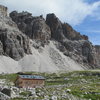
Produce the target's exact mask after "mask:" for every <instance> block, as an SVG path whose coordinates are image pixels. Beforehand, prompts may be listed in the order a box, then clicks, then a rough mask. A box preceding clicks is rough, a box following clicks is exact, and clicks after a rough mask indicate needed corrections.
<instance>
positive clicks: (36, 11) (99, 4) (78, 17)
mask: <svg viewBox="0 0 100 100" xmlns="http://www.w3.org/2000/svg"><path fill="white" fill-rule="evenodd" d="M0 4H2V5H5V6H7V7H8V8H9V12H11V11H13V10H17V11H19V12H21V11H28V12H31V13H32V14H33V16H38V15H41V14H42V15H43V16H44V17H46V14H48V13H55V14H56V16H57V17H58V18H59V19H60V20H61V21H62V22H67V23H69V24H70V25H72V27H73V28H74V29H75V30H77V31H78V32H80V33H81V34H85V35H87V36H88V37H89V40H90V41H91V42H92V43H93V44H94V45H100V0H0Z"/></svg>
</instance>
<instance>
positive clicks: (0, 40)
mask: <svg viewBox="0 0 100 100" xmlns="http://www.w3.org/2000/svg"><path fill="white" fill-rule="evenodd" d="M0 54H1V55H6V56H9V57H11V58H13V59H15V60H19V59H21V58H22V57H23V56H24V55H25V54H31V50H30V41H29V38H28V37H27V36H25V35H24V34H22V32H20V31H19V29H18V28H17V25H16V24H15V23H14V22H13V21H12V20H11V18H9V17H8V16H4V15H3V14H1V15H0Z"/></svg>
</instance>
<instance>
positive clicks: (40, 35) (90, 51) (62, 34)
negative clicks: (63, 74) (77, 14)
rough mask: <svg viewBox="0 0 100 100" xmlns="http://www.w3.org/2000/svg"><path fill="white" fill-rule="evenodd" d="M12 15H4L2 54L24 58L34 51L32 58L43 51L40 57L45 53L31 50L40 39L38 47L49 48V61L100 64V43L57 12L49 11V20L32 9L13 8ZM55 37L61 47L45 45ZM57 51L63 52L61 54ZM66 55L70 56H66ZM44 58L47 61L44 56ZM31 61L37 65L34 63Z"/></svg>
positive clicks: (0, 30)
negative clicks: (56, 13)
mask: <svg viewBox="0 0 100 100" xmlns="http://www.w3.org/2000/svg"><path fill="white" fill-rule="evenodd" d="M9 16H10V17H8V16H4V15H3V14H1V15H0V55H5V56H9V57H11V58H13V59H15V60H20V59H21V58H23V57H24V56H25V55H26V54H31V53H33V54H32V58H34V60H36V59H37V57H33V56H34V55H35V56H36V55H39V57H40V58H41V57H42V56H43V55H41V54H38V53H36V54H34V52H31V48H33V47H36V46H33V45H35V44H36V45H38V43H39V44H40V45H39V46H37V47H38V48H34V49H36V50H39V53H41V52H44V51H42V50H43V49H41V48H44V50H45V52H47V53H48V52H49V53H48V54H45V55H46V56H47V58H48V59H49V60H48V62H50V63H51V62H53V64H51V65H53V66H56V67H57V68H61V67H60V66H66V63H67V61H68V58H70V59H71V60H72V61H73V62H74V63H75V62H76V63H78V64H79V65H82V66H85V67H86V66H87V68H99V67H100V59H98V58H100V47H99V46H93V45H92V43H91V42H90V41H89V40H88V37H87V36H85V35H81V34H80V33H79V32H77V31H75V30H74V29H73V28H72V27H71V26H70V25H69V24H68V23H62V22H61V21H60V20H59V19H58V18H57V17H56V15H55V14H48V15H47V17H46V20H45V19H44V18H43V16H42V15H41V16H37V17H33V16H32V14H31V13H28V12H21V13H18V12H17V11H13V12H11V13H10V15H9ZM30 41H31V43H32V44H31V47H30ZM52 41H55V42H53V43H54V44H52V45H53V46H54V47H55V45H56V48H57V50H58V51H57V50H54V49H53V48H52V47H48V48H46V47H45V45H47V46H49V45H50V44H49V43H50V42H51V43H52ZM32 46H33V47H32ZM34 51H35V50H34ZM57 52H61V54H60V53H57ZM62 54H63V55H62ZM40 55H41V56H40ZM51 55H52V56H51ZM61 55H62V56H61ZM49 57H50V58H49ZM63 57H64V58H65V59H67V60H64V58H63ZM62 58H63V59H62ZM51 60H52V61H51ZM71 60H70V61H71ZM28 61H29V60H27V62H28ZM64 61H66V62H64ZM43 62H45V61H44V60H43ZM43 62H41V63H42V65H44V63H43ZM34 63H36V62H34ZM45 63H46V62H45ZM63 63H64V64H63ZM28 64H29V62H28ZM31 64H32V65H33V63H31ZM36 64H37V65H39V64H38V63H36ZM78 64H76V65H78ZM26 65H27V64H26ZM40 65H41V64H40ZM46 65H48V64H46ZM69 65H70V64H69ZM64 68H65V67H64ZM64 68H62V69H64ZM78 68H79V67H78ZM23 69H24V68H23ZM30 69H31V68H30ZM65 69H66V68H65ZM69 69H70V68H69ZM73 69H74V68H73Z"/></svg>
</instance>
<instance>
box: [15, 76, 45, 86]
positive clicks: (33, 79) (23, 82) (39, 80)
mask: <svg viewBox="0 0 100 100" xmlns="http://www.w3.org/2000/svg"><path fill="white" fill-rule="evenodd" d="M15 85H16V86H17V87H19V88H35V87H43V86H44V85H45V78H44V77H42V76H36V75H19V76H18V78H17V80H16V82H15Z"/></svg>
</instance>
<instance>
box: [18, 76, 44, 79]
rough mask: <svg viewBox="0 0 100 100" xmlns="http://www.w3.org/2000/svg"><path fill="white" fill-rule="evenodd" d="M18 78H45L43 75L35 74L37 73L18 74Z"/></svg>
mask: <svg viewBox="0 0 100 100" xmlns="http://www.w3.org/2000/svg"><path fill="white" fill-rule="evenodd" d="M19 77H20V78H24V79H43V80H44V79H45V78H44V77H43V76H37V75H19Z"/></svg>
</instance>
